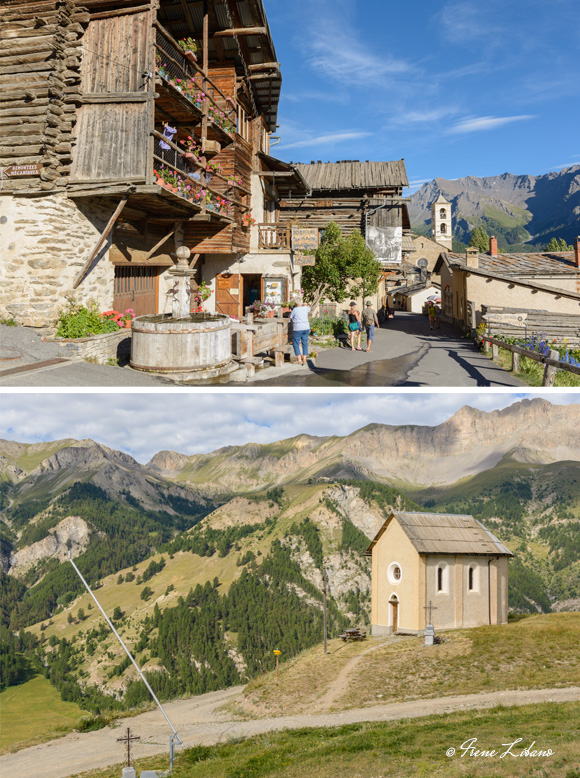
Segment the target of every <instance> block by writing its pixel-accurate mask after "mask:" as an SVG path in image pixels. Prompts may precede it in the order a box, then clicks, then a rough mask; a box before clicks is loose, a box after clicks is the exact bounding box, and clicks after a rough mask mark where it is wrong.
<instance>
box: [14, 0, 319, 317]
mask: <svg viewBox="0 0 580 778" xmlns="http://www.w3.org/2000/svg"><path fill="white" fill-rule="evenodd" d="M0 25H1V30H0V65H1V66H2V68H1V71H0V123H1V125H2V136H1V137H0V169H1V170H2V180H1V188H0V226H1V229H0V255H1V257H2V274H3V284H2V289H1V290H0V315H2V316H7V317H13V318H14V319H15V320H17V321H18V322H19V323H21V324H25V325H29V326H47V325H51V324H52V322H54V320H55V318H56V316H57V312H58V310H59V309H60V308H62V307H63V305H64V304H65V302H66V298H67V296H68V295H71V294H73V295H74V296H75V298H76V299H77V300H79V301H81V302H84V303H87V302H88V301H89V300H98V304H99V307H100V309H101V310H104V309H107V308H111V307H113V308H116V309H118V310H124V309H126V308H133V309H134V310H135V312H136V313H137V315H140V314H143V313H155V312H163V311H165V310H168V306H170V303H168V297H167V294H168V291H169V288H168V287H169V285H170V277H169V275H168V273H167V272H166V271H167V270H168V269H169V268H170V267H171V266H173V264H174V261H175V260H174V257H175V250H176V247H178V246H180V245H186V246H187V247H188V248H190V249H191V251H192V261H195V262H196V268H197V269H198V271H199V272H198V280H202V279H206V280H207V281H208V282H209V283H210V284H211V285H212V286H213V288H214V289H215V291H216V295H215V301H216V302H217V305H218V308H219V309H220V310H222V311H223V312H226V313H232V314H235V313H239V312H241V310H242V307H243V283H242V281H243V279H241V278H239V279H235V278H234V275H235V274H234V270H235V269H236V267H237V266H238V265H239V264H240V263H239V260H240V259H241V258H242V257H244V256H245V255H247V254H248V252H249V251H250V240H251V238H252V235H253V234H255V235H256V238H255V240H256V241H257V240H258V233H259V228H256V227H252V228H250V227H248V226H244V224H243V218H244V216H245V215H249V214H250V213H251V212H252V210H253V205H254V202H253V199H255V200H256V204H259V205H261V206H262V208H263V210H264V212H266V213H267V214H269V216H268V218H266V219H265V218H264V217H263V215H262V213H259V214H257V221H258V222H260V223H263V222H266V223H267V222H268V221H269V220H270V218H274V214H275V209H276V205H275V200H276V197H277V191H281V192H282V193H283V194H284V195H286V192H288V194H291V193H294V192H302V193H304V192H307V191H308V187H307V185H306V184H305V182H304V179H303V177H302V176H301V175H300V174H299V173H298V172H297V171H296V170H295V168H294V167H293V166H290V165H285V164H284V163H281V162H279V161H278V160H275V159H274V158H272V157H270V154H269V151H270V150H269V138H270V134H271V133H272V132H273V131H274V130H275V128H276V126H277V125H276V116H277V106H278V99H279V95H280V86H281V75H280V66H279V63H278V62H277V59H276V52H275V49H274V44H273V42H272V38H271V35H270V31H269V28H268V22H267V19H266V15H265V12H264V7H263V3H262V0H219V1H218V0H203V1H202V0H3V2H2V4H1V7H0ZM188 37H190V38H192V39H194V41H195V42H196V44H197V60H196V59H195V57H194V56H192V55H191V54H186V53H185V51H184V50H183V49H182V48H181V47H180V45H179V41H180V40H182V39H184V38H188ZM217 165H219V167H217ZM208 166H210V167H212V169H208ZM268 171H269V172H274V173H276V172H283V173H284V176H282V178H283V179H284V181H285V184H284V186H282V187H280V188H279V189H274V188H273V187H272V186H271V185H270V184H269V183H268V176H267V175H262V174H263V173H265V172H268ZM253 173H254V174H255V175H254V179H255V181H256V182H260V181H262V180H263V181H264V185H263V186H262V185H260V191H261V193H258V194H257V195H256V196H255V198H253V197H252V193H251V185H252V174H253ZM270 178H272V176H270ZM274 178H276V179H277V176H274ZM163 179H165V180H163ZM162 184H163V185H162ZM284 187H286V189H285V188H284ZM272 201H274V205H272V204H271V203H272ZM254 211H255V209H254ZM254 216H255V217H256V214H254ZM276 256H277V255H276ZM265 264H267V263H264V262H263V263H262V265H261V266H260V269H259V270H256V268H252V267H251V266H250V265H249V264H248V265H247V267H248V269H249V271H252V270H254V271H255V272H253V273H252V274H253V275H254V278H253V279H252V281H253V282H255V281H256V280H257V281H258V282H259V283H260V284H261V286H263V282H262V281H261V278H260V277H261V276H264V275H267V271H268V270H269V269H271V268H266V272H264V267H265ZM282 270H283V272H282ZM291 270H292V269H291V267H290V266H288V267H287V268H286V267H284V268H280V273H279V274H280V275H283V276H284V278H285V279H287V281H286V283H291V282H292V280H291V279H292V273H291ZM236 281H237V284H236V283H235V282H236ZM221 292H223V294H222V298H221V299H220V293H221ZM226 292H227V294H226ZM230 303H232V304H230Z"/></svg>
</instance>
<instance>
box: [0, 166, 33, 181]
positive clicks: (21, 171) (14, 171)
mask: <svg viewBox="0 0 580 778" xmlns="http://www.w3.org/2000/svg"><path fill="white" fill-rule="evenodd" d="M41 170H42V165H10V167H7V168H5V169H4V175H5V176H8V177H9V178H16V176H39V175H40V171H41Z"/></svg>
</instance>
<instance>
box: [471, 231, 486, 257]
mask: <svg viewBox="0 0 580 778" xmlns="http://www.w3.org/2000/svg"><path fill="white" fill-rule="evenodd" d="M469 245H470V246H475V247H476V248H477V249H479V251H481V252H482V253H484V252H486V251H489V235H488V234H487V232H486V231H485V230H484V229H483V227H475V228H474V229H473V231H472V233H471V238H470V241H469Z"/></svg>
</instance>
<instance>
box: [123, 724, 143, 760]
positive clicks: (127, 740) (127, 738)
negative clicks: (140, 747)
mask: <svg viewBox="0 0 580 778" xmlns="http://www.w3.org/2000/svg"><path fill="white" fill-rule="evenodd" d="M135 740H141V738H140V737H138V736H137V735H132V734H131V729H130V727H127V734H126V735H125V737H118V738H117V743H126V744H127V767H131V743H132V742H133V741H135Z"/></svg>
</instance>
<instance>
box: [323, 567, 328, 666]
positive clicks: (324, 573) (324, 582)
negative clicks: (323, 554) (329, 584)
mask: <svg viewBox="0 0 580 778" xmlns="http://www.w3.org/2000/svg"><path fill="white" fill-rule="evenodd" d="M322 592H323V594H324V654H325V655H326V631H327V629H326V627H327V622H326V570H325V569H324V568H322Z"/></svg>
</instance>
